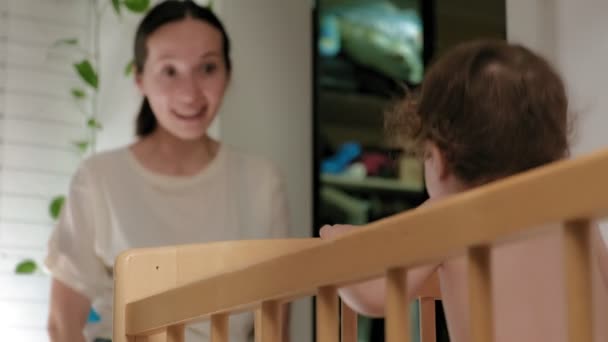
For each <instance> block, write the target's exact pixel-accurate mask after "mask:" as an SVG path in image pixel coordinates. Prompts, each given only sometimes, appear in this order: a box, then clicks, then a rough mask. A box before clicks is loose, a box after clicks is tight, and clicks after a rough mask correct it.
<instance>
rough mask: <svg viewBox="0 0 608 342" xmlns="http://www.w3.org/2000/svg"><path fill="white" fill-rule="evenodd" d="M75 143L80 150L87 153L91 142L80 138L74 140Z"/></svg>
mask: <svg viewBox="0 0 608 342" xmlns="http://www.w3.org/2000/svg"><path fill="white" fill-rule="evenodd" d="M73 144H74V146H76V147H77V148H78V149H79V150H80V152H82V153H85V152H86V151H87V148H89V145H90V144H91V143H90V142H89V141H87V140H80V141H74V142H73Z"/></svg>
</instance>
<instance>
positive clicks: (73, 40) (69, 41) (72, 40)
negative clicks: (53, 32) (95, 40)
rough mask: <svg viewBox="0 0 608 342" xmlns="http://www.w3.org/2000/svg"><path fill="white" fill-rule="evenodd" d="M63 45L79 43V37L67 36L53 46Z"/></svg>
mask: <svg viewBox="0 0 608 342" xmlns="http://www.w3.org/2000/svg"><path fill="white" fill-rule="evenodd" d="M61 45H78V39H76V38H65V39H59V40H58V41H56V42H55V43H53V46H61Z"/></svg>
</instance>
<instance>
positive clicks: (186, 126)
mask: <svg viewBox="0 0 608 342" xmlns="http://www.w3.org/2000/svg"><path fill="white" fill-rule="evenodd" d="M146 48H147V58H146V61H145V63H144V67H143V70H139V71H138V74H137V78H136V82H137V86H138V88H139V89H140V91H141V93H142V94H143V95H144V96H146V97H147V98H148V101H149V103H150V106H151V107H152V110H153V111H154V114H155V116H156V119H157V121H158V124H159V128H161V129H165V130H166V131H168V132H169V133H171V134H172V135H174V136H175V137H178V138H180V139H183V140H194V139H199V138H201V137H202V136H204V135H205V134H206V133H207V129H208V128H209V126H210V125H211V123H212V121H213V119H214V118H215V116H216V114H217V111H218V109H219V107H220V104H221V102H222V98H223V97H224V92H225V90H226V86H227V84H228V79H229V74H228V70H227V69H226V63H225V62H224V53H223V41H222V34H221V32H220V31H219V30H218V29H216V28H215V27H213V26H211V25H209V24H207V23H205V22H203V21H201V20H196V19H191V18H186V19H184V20H180V21H175V22H171V23H168V24H166V25H163V26H162V27H160V28H158V29H157V30H156V31H154V32H153V33H152V34H150V36H148V39H147V42H146Z"/></svg>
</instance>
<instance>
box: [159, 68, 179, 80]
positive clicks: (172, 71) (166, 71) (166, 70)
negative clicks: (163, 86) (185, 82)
mask: <svg viewBox="0 0 608 342" xmlns="http://www.w3.org/2000/svg"><path fill="white" fill-rule="evenodd" d="M162 73H163V75H165V76H168V77H174V76H175V75H176V74H177V71H176V70H175V68H174V67H172V66H167V67H164V68H163V70H162Z"/></svg>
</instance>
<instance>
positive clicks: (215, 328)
mask: <svg viewBox="0 0 608 342" xmlns="http://www.w3.org/2000/svg"><path fill="white" fill-rule="evenodd" d="M228 318H229V317H228V315H226V314H218V315H213V316H211V342H228V340H229V336H228V324H229V322H228Z"/></svg>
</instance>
